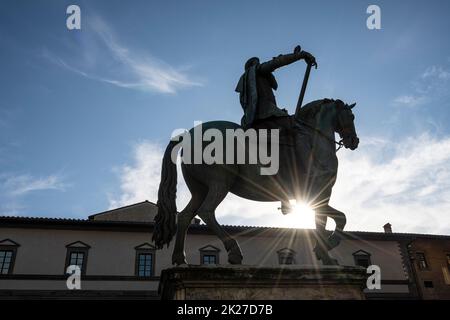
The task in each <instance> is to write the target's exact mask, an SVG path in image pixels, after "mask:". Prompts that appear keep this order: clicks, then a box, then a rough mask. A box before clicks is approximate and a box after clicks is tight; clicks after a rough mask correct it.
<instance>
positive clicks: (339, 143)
mask: <svg viewBox="0 0 450 320" xmlns="http://www.w3.org/2000/svg"><path fill="white" fill-rule="evenodd" d="M295 121H297V122H298V123H300V124H303V125H304V126H305V127H307V128H308V129H311V130H313V131H315V132H317V133H318V134H320V135H321V136H322V137H324V138H325V139H327V140H328V141H330V142H331V143H335V144H336V145H338V146H339V147H338V148H337V149H336V152H338V151H339V150H340V149H341V148H342V147H343V146H344V142H343V140H344V139H341V140H339V141H336V140H335V139H332V138H330V137H328V136H327V135H326V134H325V133H323V132H322V131H321V130H319V129H317V128H316V127H313V126H312V125H310V124H309V123H308V122H306V121H303V120H300V119H297V118H296V119H295Z"/></svg>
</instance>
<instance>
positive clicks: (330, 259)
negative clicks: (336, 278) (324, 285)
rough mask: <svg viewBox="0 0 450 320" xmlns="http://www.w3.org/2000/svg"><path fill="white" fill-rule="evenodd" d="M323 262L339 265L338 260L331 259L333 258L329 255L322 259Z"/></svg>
mask: <svg viewBox="0 0 450 320" xmlns="http://www.w3.org/2000/svg"><path fill="white" fill-rule="evenodd" d="M323 264H324V265H325V266H338V265H339V263H338V261H337V260H336V259H333V258H330V257H328V259H325V260H324V261H323Z"/></svg>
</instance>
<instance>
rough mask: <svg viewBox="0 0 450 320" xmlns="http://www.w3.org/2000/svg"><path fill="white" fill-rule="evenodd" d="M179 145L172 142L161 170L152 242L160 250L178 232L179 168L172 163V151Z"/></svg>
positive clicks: (167, 149)
mask: <svg viewBox="0 0 450 320" xmlns="http://www.w3.org/2000/svg"><path fill="white" fill-rule="evenodd" d="M176 144H177V142H175V141H171V142H170V143H169V145H168V146H167V148H166V151H165V152H164V157H163V161H162V169H161V182H160V183H159V189H158V202H157V204H156V205H157V206H158V213H157V214H156V216H155V228H154V230H153V237H152V240H153V241H154V242H155V245H156V247H157V248H158V249H162V248H163V246H164V245H165V244H166V245H167V246H169V243H170V241H171V240H172V238H173V237H174V235H175V233H176V232H177V224H176V216H177V206H176V203H175V199H176V193H177V166H176V164H175V163H173V161H172V157H171V155H172V150H173V148H174V146H175V145H176Z"/></svg>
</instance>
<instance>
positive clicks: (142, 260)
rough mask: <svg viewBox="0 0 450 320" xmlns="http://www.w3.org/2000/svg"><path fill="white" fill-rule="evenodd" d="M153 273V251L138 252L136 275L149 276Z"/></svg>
mask: <svg viewBox="0 0 450 320" xmlns="http://www.w3.org/2000/svg"><path fill="white" fill-rule="evenodd" d="M152 274H153V253H139V254H138V276H139V277H150V276H151V275H152Z"/></svg>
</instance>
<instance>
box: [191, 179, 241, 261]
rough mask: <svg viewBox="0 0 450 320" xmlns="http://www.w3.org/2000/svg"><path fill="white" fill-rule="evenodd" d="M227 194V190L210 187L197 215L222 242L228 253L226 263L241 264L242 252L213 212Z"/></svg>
mask: <svg viewBox="0 0 450 320" xmlns="http://www.w3.org/2000/svg"><path fill="white" fill-rule="evenodd" d="M227 193H228V189H227V188H225V187H224V185H222V186H217V187H215V186H211V187H210V189H209V191H208V194H207V195H206V198H205V200H204V201H203V203H202V205H201V206H200V208H199V209H198V212H197V214H198V215H199V217H200V218H202V220H203V221H204V222H205V223H206V224H207V225H208V227H209V228H210V229H211V230H212V231H213V232H214V233H215V234H216V235H217V236H218V237H219V239H220V240H221V241H222V242H223V245H224V246H225V249H226V250H227V252H228V262H229V263H231V264H241V263H242V251H241V248H240V247H239V244H238V243H237V241H236V240H235V239H233V238H232V237H231V236H230V235H229V234H228V233H227V232H226V231H225V230H224V229H223V227H222V226H221V225H220V224H219V223H218V222H217V220H216V216H215V210H216V208H217V206H218V205H219V204H220V203H221V202H222V200H223V199H224V198H225V196H226V195H227Z"/></svg>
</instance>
